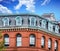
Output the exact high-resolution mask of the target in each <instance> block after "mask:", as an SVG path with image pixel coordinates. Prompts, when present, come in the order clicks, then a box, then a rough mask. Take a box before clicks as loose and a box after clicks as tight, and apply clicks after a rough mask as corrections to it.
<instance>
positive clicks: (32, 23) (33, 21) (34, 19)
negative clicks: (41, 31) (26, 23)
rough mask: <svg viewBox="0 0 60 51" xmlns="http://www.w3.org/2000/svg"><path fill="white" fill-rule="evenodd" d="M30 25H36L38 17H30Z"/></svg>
mask: <svg viewBox="0 0 60 51" xmlns="http://www.w3.org/2000/svg"><path fill="white" fill-rule="evenodd" d="M30 26H36V18H34V17H30Z"/></svg>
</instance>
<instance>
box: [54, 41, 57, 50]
mask: <svg viewBox="0 0 60 51" xmlns="http://www.w3.org/2000/svg"><path fill="white" fill-rule="evenodd" d="M57 46H58V45H57V42H56V41H55V43H54V49H57Z"/></svg>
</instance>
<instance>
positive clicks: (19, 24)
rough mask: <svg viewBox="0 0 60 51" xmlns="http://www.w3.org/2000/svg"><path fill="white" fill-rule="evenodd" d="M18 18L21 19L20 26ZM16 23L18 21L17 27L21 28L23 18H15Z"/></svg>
mask: <svg viewBox="0 0 60 51" xmlns="http://www.w3.org/2000/svg"><path fill="white" fill-rule="evenodd" d="M17 18H19V19H20V24H19V23H18V21H19V20H17ZM15 21H16V26H21V25H22V17H19V16H18V17H16V18H15Z"/></svg>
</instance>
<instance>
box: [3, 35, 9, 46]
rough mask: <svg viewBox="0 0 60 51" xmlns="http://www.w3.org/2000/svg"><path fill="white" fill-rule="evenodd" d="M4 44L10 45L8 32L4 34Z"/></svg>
mask: <svg viewBox="0 0 60 51" xmlns="http://www.w3.org/2000/svg"><path fill="white" fill-rule="evenodd" d="M4 46H9V35H8V34H5V35H4Z"/></svg>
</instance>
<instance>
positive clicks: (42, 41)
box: [41, 37, 45, 46]
mask: <svg viewBox="0 0 60 51" xmlns="http://www.w3.org/2000/svg"><path fill="white" fill-rule="evenodd" d="M44 44H45V39H44V37H41V46H44Z"/></svg>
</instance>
